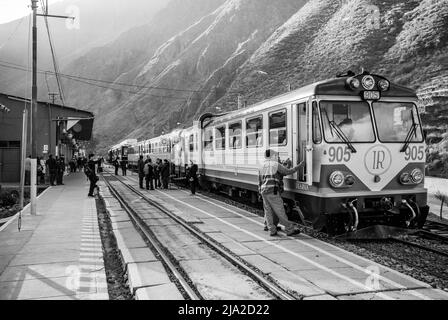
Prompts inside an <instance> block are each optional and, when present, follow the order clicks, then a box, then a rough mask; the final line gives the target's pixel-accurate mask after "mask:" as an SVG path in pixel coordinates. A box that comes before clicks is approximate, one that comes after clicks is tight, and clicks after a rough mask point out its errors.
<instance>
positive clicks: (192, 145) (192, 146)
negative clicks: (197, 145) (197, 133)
mask: <svg viewBox="0 0 448 320" xmlns="http://www.w3.org/2000/svg"><path fill="white" fill-rule="evenodd" d="M189 144H190V152H193V151H194V136H193V135H190V138H189Z"/></svg>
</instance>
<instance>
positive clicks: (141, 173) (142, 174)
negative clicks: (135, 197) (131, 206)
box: [137, 156, 145, 189]
mask: <svg viewBox="0 0 448 320" xmlns="http://www.w3.org/2000/svg"><path fill="white" fill-rule="evenodd" d="M137 170H138V185H139V187H140V189H143V178H144V177H145V162H144V161H143V156H140V158H139V159H138V162H137Z"/></svg>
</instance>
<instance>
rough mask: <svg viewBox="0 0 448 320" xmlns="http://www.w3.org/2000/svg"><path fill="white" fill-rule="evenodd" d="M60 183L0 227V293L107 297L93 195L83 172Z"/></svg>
mask: <svg viewBox="0 0 448 320" xmlns="http://www.w3.org/2000/svg"><path fill="white" fill-rule="evenodd" d="M64 183H65V185H62V186H55V187H50V188H48V189H47V190H46V191H45V192H44V193H43V194H42V195H41V196H39V198H38V201H37V215H36V216H31V215H30V210H29V208H28V209H27V210H25V211H24V213H23V218H22V231H20V232H19V231H18V230H17V221H15V222H14V223H11V224H10V225H8V227H7V228H6V229H4V230H3V231H1V232H0V243H1V246H0V299H2V300H15V299H20V300H22V299H33V300H35V299H41V300H108V299H109V294H108V290H107V282H106V274H105V270H104V261H103V251H102V244H101V238H100V234H99V228H98V218H97V211H96V204H95V199H94V198H89V197H87V193H88V188H89V185H88V182H87V181H86V178H85V175H84V174H83V173H75V174H71V175H70V176H67V177H65V179H64Z"/></svg>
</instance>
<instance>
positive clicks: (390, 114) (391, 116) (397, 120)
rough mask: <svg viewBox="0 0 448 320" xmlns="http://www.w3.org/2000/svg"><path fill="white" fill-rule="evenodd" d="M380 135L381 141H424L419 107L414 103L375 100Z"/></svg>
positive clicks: (374, 109) (374, 105)
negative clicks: (418, 112)
mask: <svg viewBox="0 0 448 320" xmlns="http://www.w3.org/2000/svg"><path fill="white" fill-rule="evenodd" d="M373 111H374V114H375V120H376V126H377V127H378V137H379V139H380V141H381V142H406V141H409V142H422V141H423V134H422V128H421V125H420V120H419V118H418V114H417V108H416V107H415V105H414V104H413V103H403V102H374V103H373Z"/></svg>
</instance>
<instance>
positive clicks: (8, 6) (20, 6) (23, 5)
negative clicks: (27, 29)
mask: <svg viewBox="0 0 448 320" xmlns="http://www.w3.org/2000/svg"><path fill="white" fill-rule="evenodd" d="M60 1H63V0H49V1H48V4H49V5H51V4H52V3H55V2H60ZM30 7H31V0H0V24H2V23H6V22H10V21H13V20H16V19H20V18H21V17H23V16H26V15H28V14H29V13H30V12H31V8H30ZM39 7H40V6H39Z"/></svg>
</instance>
